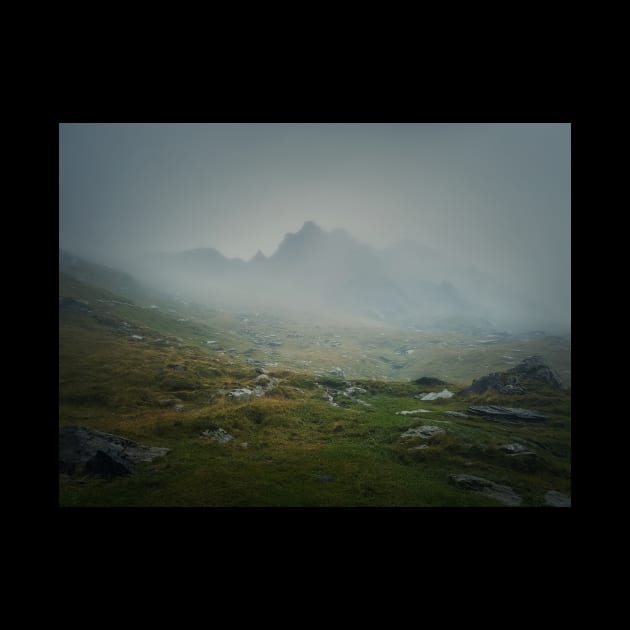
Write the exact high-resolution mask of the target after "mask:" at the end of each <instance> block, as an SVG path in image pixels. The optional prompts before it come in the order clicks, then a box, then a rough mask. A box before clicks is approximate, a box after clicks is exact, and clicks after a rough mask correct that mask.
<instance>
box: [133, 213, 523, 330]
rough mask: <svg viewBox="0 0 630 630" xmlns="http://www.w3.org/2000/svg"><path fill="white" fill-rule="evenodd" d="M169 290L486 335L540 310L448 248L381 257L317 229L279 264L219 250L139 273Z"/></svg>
mask: <svg viewBox="0 0 630 630" xmlns="http://www.w3.org/2000/svg"><path fill="white" fill-rule="evenodd" d="M138 273H139V274H140V276H141V277H142V278H144V279H145V280H147V281H150V282H152V283H153V285H154V286H156V287H159V288H160V289H163V290H171V291H177V292H179V293H180V294H182V295H184V294H188V295H190V296H191V297H194V298H195V299H201V300H210V301H212V302H213V303H215V304H217V305H220V304H225V305H226V306H239V307H247V306H249V307H255V308H257V307H259V306H265V307H269V308H271V307H273V306H288V307H291V308H295V309H302V310H303V309H307V310H310V311H312V310H316V309H326V310H327V311H329V312H339V313H344V314H348V315H355V316H361V317H370V318H376V319H379V320H382V321H385V322H391V323H393V324H398V325H407V326H433V327H439V328H446V329H458V330H466V331H471V330H474V331H476V332H479V331H484V330H491V329H495V328H496V327H497V326H498V327H505V326H506V325H507V323H508V322H510V321H513V320H514V317H515V315H517V316H518V317H520V318H521V319H524V320H526V319H527V318H528V317H529V318H531V315H532V312H535V311H536V305H531V304H529V305H527V304H526V301H525V300H524V299H522V298H521V296H519V295H518V292H517V291H514V290H513V289H511V288H510V287H507V288H506V287H502V286H501V285H500V284H499V283H497V282H496V281H494V280H493V278H492V277H490V276H488V275H487V274H484V273H482V272H480V271H478V270H475V269H473V268H471V267H470V266H469V265H465V264H463V263H460V262H458V261H457V260H456V259H454V258H453V257H449V256H447V255H445V254H444V253H442V252H440V251H439V250H438V249H435V248H432V247H429V246H426V245H423V244H419V243H414V242H413V241H409V240H407V241H403V242H400V243H397V244H395V245H392V246H390V247H387V248H384V249H377V248H375V247H372V246H371V245H368V244H366V243H363V242H361V241H358V240H356V239H355V238H353V237H352V236H351V235H350V234H349V233H348V232H347V231H346V230H341V229H338V230H333V231H331V232H326V231H324V230H322V228H321V227H319V226H318V225H317V224H315V223H314V222H312V221H307V222H306V223H304V225H303V226H302V228H301V229H300V230H298V231H297V232H295V233H290V234H286V235H285V237H284V239H283V240H282V242H281V243H280V245H279V246H278V248H277V250H276V251H275V252H274V253H273V254H272V255H271V256H269V257H265V256H264V255H263V254H262V252H260V251H259V252H258V253H257V254H256V255H255V256H254V257H253V258H252V259H251V260H250V261H248V262H244V261H242V260H240V259H238V258H233V259H229V258H226V257H225V256H223V255H222V254H221V253H220V252H219V251H217V250H216V249H212V248H208V249H196V250H190V251H185V252H179V253H175V254H159V255H153V256H151V257H150V258H147V259H146V265H145V267H144V268H141V269H139V270H138Z"/></svg>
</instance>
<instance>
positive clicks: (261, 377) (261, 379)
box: [256, 374, 271, 383]
mask: <svg viewBox="0 0 630 630" xmlns="http://www.w3.org/2000/svg"><path fill="white" fill-rule="evenodd" d="M270 381H271V379H270V378H269V376H267V374H259V375H258V376H257V377H256V382H257V383H269V382H270Z"/></svg>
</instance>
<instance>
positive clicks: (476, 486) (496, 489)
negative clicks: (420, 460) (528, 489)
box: [449, 474, 523, 506]
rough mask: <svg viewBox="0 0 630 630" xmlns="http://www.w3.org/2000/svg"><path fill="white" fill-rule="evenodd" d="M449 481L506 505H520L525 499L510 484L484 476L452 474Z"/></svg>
mask: <svg viewBox="0 0 630 630" xmlns="http://www.w3.org/2000/svg"><path fill="white" fill-rule="evenodd" d="M449 481H450V482H451V483H452V484H454V485H455V486H457V487H458V488H462V489H463V490H472V491H473V492H478V493H480V494H483V495H484V496H487V497H491V498H492V499H496V500H497V501H500V502H501V503H504V504H505V505H510V506H517V505H520V504H521V503H522V501H523V499H522V498H521V497H520V496H518V494H516V492H514V490H513V489H512V488H510V486H504V485H501V484H498V483H495V482H494V481H490V480H489V479H484V478H483V477H475V476H474V475H466V474H459V475H450V476H449Z"/></svg>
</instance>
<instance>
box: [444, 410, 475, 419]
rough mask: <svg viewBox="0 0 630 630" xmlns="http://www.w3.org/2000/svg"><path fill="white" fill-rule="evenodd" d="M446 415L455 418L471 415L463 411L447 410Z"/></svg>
mask: <svg viewBox="0 0 630 630" xmlns="http://www.w3.org/2000/svg"><path fill="white" fill-rule="evenodd" d="M444 415H445V416H452V417H453V418H468V417H469V416H468V414H467V413H463V412H461V411H445V412H444Z"/></svg>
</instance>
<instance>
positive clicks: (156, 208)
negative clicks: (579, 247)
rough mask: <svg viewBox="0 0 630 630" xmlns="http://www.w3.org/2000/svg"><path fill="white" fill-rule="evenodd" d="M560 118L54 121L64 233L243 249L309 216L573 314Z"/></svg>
mask: <svg viewBox="0 0 630 630" xmlns="http://www.w3.org/2000/svg"><path fill="white" fill-rule="evenodd" d="M570 132H571V130H570V125H569V124H188V123H186V124H102V123H96V124H84V123H80V124H74V123H64V124H62V125H60V137H59V139H60V145H59V168H60V172H59V184H60V191H59V245H60V247H62V248H63V249H66V250H68V251H70V252H73V253H75V254H77V255H80V256H84V257H86V258H88V259H91V260H94V261H96V262H101V263H105V264H109V265H111V266H116V265H117V264H118V265H121V266H124V264H125V263H126V262H128V261H129V260H132V259H134V258H137V257H138V256H141V255H142V254H144V253H146V252H175V251H183V250H187V249H196V248H214V249H217V250H218V251H220V252H221V253H222V254H223V255H225V256H227V257H230V258H233V257H238V258H241V259H242V260H245V261H247V260H250V259H251V258H252V257H253V256H254V255H255V254H256V252H257V251H258V250H260V251H262V252H263V254H265V255H266V256H270V255H271V254H273V253H274V252H275V250H276V249H277V247H278V246H279V244H280V243H281V241H282V240H283V238H284V236H285V234H287V233H295V232H297V231H298V230H299V229H300V228H301V227H302V225H303V224H304V223H305V222H306V221H313V222H315V223H316V224H317V225H319V226H321V227H322V228H323V229H324V230H326V231H331V230H333V229H337V228H342V229H346V230H347V231H348V232H349V233H350V234H351V235H352V236H353V237H355V238H356V239H358V240H360V241H363V242H366V243H368V244H371V245H373V246H375V247H379V248H383V247H387V246H390V245H392V244H395V243H397V242H399V241H401V240H411V241H416V242H419V243H424V244H426V245H428V246H430V247H433V248H434V249H437V250H439V251H441V252H444V253H445V254H446V255H449V256H455V257H456V258H458V259H459V260H460V261H464V262H466V263H467V264H469V265H470V266H472V267H477V268H479V269H480V270H481V271H485V272H489V273H491V274H492V275H493V276H495V277H496V278H497V279H499V280H500V281H501V282H503V283H504V284H508V285H510V286H512V287H514V288H515V290H518V291H519V292H521V293H522V294H524V295H527V296H530V297H531V298H532V299H534V300H536V301H539V302H540V303H542V304H544V305H545V306H546V307H548V308H549V309H550V310H552V311H553V312H554V313H556V317H557V318H558V319H560V320H562V321H564V322H566V323H570V298H571V289H570V283H571V276H570V256H571V243H570V229H571V208H570V186H571V181H570Z"/></svg>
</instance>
